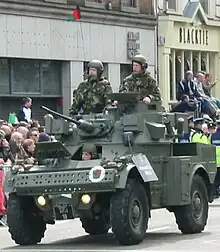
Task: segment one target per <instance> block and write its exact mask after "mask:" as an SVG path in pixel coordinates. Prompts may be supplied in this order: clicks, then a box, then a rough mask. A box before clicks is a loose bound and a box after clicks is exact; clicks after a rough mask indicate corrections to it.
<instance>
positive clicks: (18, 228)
mask: <svg viewBox="0 0 220 252" xmlns="http://www.w3.org/2000/svg"><path fill="white" fill-rule="evenodd" d="M7 205H8V206H7V208H8V214H7V222H8V227H9V232H10V234H11V237H12V239H13V240H14V241H15V243H17V244H19V245H35V244H37V243H39V242H40V241H41V239H42V238H43V237H44V232H45V230H46V223H45V222H44V218H43V216H42V215H40V210H39V209H38V208H37V206H36V204H35V202H34V199H33V198H32V197H18V196H17V195H16V194H10V195H9V199H8V202H7Z"/></svg>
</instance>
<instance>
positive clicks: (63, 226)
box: [0, 199, 220, 252]
mask: <svg viewBox="0 0 220 252" xmlns="http://www.w3.org/2000/svg"><path fill="white" fill-rule="evenodd" d="M219 230H220V199H217V200H215V202H214V203H213V204H211V205H210V212H209V220H208V224H207V226H206V229H205V231H204V232H202V233H201V234H196V235H182V234H181V233H180V231H179V230H178V229H177V226H176V224H175V219H174V216H173V214H172V213H169V212H168V211H166V210H163V209H161V210H154V211H152V218H151V220H150V224H149V229H148V231H147V233H146V238H145V240H144V242H143V243H141V244H139V245H135V246H119V245H118V244H117V242H116V241H115V240H114V238H113V235H112V233H111V232H110V233H109V234H108V235H106V236H96V237H92V236H89V235H87V234H86V233H85V232H84V231H83V229H82V228H81V223H80V222H79V220H77V219H76V220H66V221H59V222H57V223H56V225H53V226H51V225H48V228H47V231H46V233H45V237H44V239H43V240H42V242H41V243H40V244H39V245H37V246H28V247H22V246H16V245H15V243H14V242H13V241H12V240H11V238H10V234H9V233H8V230H7V228H6V227H2V228H0V251H14V252H19V251H22V252H24V251H28V252H32V251H33V252H34V251H42V252H43V251H46V252H56V251H64V252H67V251H85V252H86V251H94V252H95V251H137V250H140V251H148V252H154V251H155V252H156V251H160V252H162V251H166V252H168V251H188V252H190V251H191V252H192V251H193V252H196V251H200V252H201V251H208V250H212V251H220V242H219V241H220V232H219Z"/></svg>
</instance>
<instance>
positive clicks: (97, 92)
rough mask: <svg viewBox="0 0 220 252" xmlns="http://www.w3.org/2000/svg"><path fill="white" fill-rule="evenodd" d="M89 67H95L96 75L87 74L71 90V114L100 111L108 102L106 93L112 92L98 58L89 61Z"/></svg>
mask: <svg viewBox="0 0 220 252" xmlns="http://www.w3.org/2000/svg"><path fill="white" fill-rule="evenodd" d="M89 68H95V69H97V77H96V76H89V77H88V79H87V80H85V81H83V82H81V83H80V84H79V86H78V88H77V89H76V90H74V91H73V103H72V106H71V108H70V115H72V116H73V115H76V114H78V113H79V112H82V113H84V114H89V113H91V112H94V113H100V112H102V111H103V109H104V108H105V106H106V105H107V103H108V94H110V93H112V88H111V85H110V83H109V81H108V80H107V79H106V78H104V77H103V75H102V73H103V70H104V68H103V64H102V63H101V62H100V61H99V60H93V61H91V62H90V63H89V65H88V69H89Z"/></svg>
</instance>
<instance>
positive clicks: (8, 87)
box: [0, 58, 62, 97]
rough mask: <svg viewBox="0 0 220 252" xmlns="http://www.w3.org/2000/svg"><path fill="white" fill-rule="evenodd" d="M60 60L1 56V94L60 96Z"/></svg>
mask: <svg viewBox="0 0 220 252" xmlns="http://www.w3.org/2000/svg"><path fill="white" fill-rule="evenodd" d="M61 67H62V62H60V61H46V60H33V59H5V58H0V96H4V95H6V94H7V95H16V96H17V95H18V96H25V95H26V96H27V95H39V96H41V95H44V96H50V97H51V96H52V97H60V96H61V94H62V88H61V71H62V70H61Z"/></svg>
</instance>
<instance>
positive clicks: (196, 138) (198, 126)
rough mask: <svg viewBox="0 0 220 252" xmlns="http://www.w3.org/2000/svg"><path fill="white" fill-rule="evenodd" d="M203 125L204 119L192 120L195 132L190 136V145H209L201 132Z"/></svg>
mask: <svg viewBox="0 0 220 252" xmlns="http://www.w3.org/2000/svg"><path fill="white" fill-rule="evenodd" d="M203 124H204V118H196V119H195V120H194V130H195V132H194V133H193V134H192V137H191V142H192V143H202V144H210V143H209V141H208V137H207V135H206V134H205V133H204V132H203V130H202V125H203Z"/></svg>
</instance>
